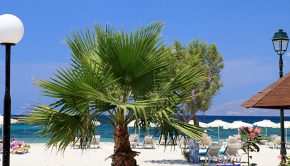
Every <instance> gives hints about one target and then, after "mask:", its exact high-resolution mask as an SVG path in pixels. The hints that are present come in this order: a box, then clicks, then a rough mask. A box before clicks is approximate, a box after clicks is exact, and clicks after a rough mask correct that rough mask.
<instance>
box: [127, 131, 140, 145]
mask: <svg viewBox="0 0 290 166" xmlns="http://www.w3.org/2000/svg"><path fill="white" fill-rule="evenodd" d="M129 142H130V145H131V146H132V147H133V148H137V147H138V145H139V134H130V136H129Z"/></svg>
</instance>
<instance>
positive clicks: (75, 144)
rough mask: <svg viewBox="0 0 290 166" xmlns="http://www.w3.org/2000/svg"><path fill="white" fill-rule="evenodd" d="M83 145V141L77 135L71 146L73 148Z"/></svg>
mask: <svg viewBox="0 0 290 166" xmlns="http://www.w3.org/2000/svg"><path fill="white" fill-rule="evenodd" d="M80 146H81V141H80V139H79V138H78V137H75V140H74V141H73V142H72V144H71V147H72V148H74V149H75V148H79V147H80Z"/></svg>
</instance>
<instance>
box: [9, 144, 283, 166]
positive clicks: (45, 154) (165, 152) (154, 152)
mask: <svg viewBox="0 0 290 166" xmlns="http://www.w3.org/2000/svg"><path fill="white" fill-rule="evenodd" d="M31 147H32V148H31V149H30V152H29V153H27V154H23V155H18V154H11V166H110V164H111V159H107V160H105V158H107V157H109V156H110V155H111V154H112V153H113V143H111V142H101V147H100V148H99V149H87V150H84V151H82V150H80V149H73V148H67V150H66V151H65V152H64V153H63V154H62V153H61V152H59V153H57V151H56V150H55V149H46V148H45V144H42V143H38V144H37V143H33V144H31ZM135 150H136V151H138V152H141V153H140V155H139V156H138V157H136V159H137V162H138V164H139V165H140V166H154V165H159V166H160V165H162V166H169V165H170V166H178V165H198V164H191V163H188V162H187V161H186V160H185V159H184V158H183V155H182V154H181V150H180V148H179V147H176V148H175V149H174V148H172V147H167V148H166V149H165V148H164V146H159V147H158V146H156V148H155V149H135ZM239 153H240V154H243V151H242V150H241V151H240V152H239ZM252 154H253V159H252V160H251V161H252V162H253V163H257V164H258V165H263V166H275V165H278V163H279V160H278V156H279V149H270V148H268V147H265V146H261V151H260V152H259V153H252ZM242 161H246V155H242Z"/></svg>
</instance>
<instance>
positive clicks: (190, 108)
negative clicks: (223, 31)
mask: <svg viewBox="0 0 290 166" xmlns="http://www.w3.org/2000/svg"><path fill="white" fill-rule="evenodd" d="M173 49H174V51H175V52H176V54H177V58H176V60H177V62H176V70H177V71H179V70H181V69H182V68H183V67H184V66H187V65H191V66H195V65H197V64H201V66H202V67H203V70H204V71H205V72H206V77H205V79H204V80H203V81H202V82H199V83H194V84H192V85H191V86H190V89H191V91H192V93H193V94H194V95H195V96H196V97H194V98H191V99H190V98H189V99H188V100H186V101H185V102H184V103H183V108H184V107H185V110H186V112H189V113H190V115H191V117H190V119H192V120H194V122H195V124H196V125H198V122H197V119H196V117H195V114H196V112H198V111H202V112H205V111H207V110H208V109H209V107H210V106H211V104H212V99H213V97H214V96H215V95H216V94H217V92H218V91H219V89H220V88H221V87H222V82H221V70H222V69H223V67H224V63H223V57H222V56H221V54H220V53H219V52H218V50H217V47H216V45H215V44H210V45H208V44H206V43H205V42H199V41H198V40H194V41H192V42H190V43H189V44H188V45H186V46H182V45H181V44H180V42H178V41H175V43H174V46H173Z"/></svg>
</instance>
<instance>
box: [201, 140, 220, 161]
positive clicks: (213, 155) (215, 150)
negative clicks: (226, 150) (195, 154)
mask: <svg viewBox="0 0 290 166" xmlns="http://www.w3.org/2000/svg"><path fill="white" fill-rule="evenodd" d="M221 147H222V145H220V144H210V145H209V147H208V148H207V151H206V153H205V154H204V155H203V154H200V155H199V160H200V158H202V157H203V158H204V160H205V163H207V164H208V163H210V162H211V161H213V160H215V161H221V160H223V159H224V156H223V155H222V154H220V152H219V151H220V149H221Z"/></svg>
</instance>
